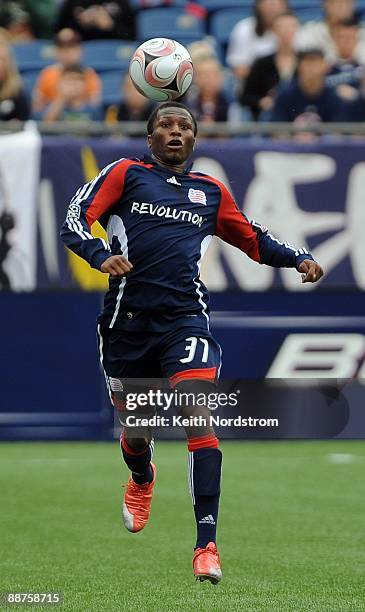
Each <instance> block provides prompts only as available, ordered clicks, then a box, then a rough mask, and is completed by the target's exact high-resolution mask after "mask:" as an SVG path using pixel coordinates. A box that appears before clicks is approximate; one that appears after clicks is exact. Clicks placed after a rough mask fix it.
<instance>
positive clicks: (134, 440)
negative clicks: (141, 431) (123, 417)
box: [123, 431, 152, 453]
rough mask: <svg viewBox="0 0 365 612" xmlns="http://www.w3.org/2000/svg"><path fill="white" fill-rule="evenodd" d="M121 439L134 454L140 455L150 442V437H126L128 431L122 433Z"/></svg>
mask: <svg viewBox="0 0 365 612" xmlns="http://www.w3.org/2000/svg"><path fill="white" fill-rule="evenodd" d="M123 438H124V440H125V441H126V442H127V444H128V446H129V447H130V448H131V449H132V450H133V451H134V452H135V453H142V452H143V451H144V450H145V449H146V448H147V446H148V445H149V443H150V442H151V440H152V436H141V437H134V436H128V431H124V435H123Z"/></svg>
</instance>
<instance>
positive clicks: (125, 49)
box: [83, 40, 139, 72]
mask: <svg viewBox="0 0 365 612" xmlns="http://www.w3.org/2000/svg"><path fill="white" fill-rule="evenodd" d="M138 45H139V43H138V42H135V41H122V40H92V41H86V42H85V43H84V44H83V49H84V64H85V66H91V67H92V68H94V69H95V70H97V71H100V72H102V71H104V70H126V69H127V68H128V65H129V60H130V58H131V55H132V53H133V51H134V50H135V49H136V48H137V47H138Z"/></svg>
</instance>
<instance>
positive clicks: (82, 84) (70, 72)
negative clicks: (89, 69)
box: [43, 66, 100, 122]
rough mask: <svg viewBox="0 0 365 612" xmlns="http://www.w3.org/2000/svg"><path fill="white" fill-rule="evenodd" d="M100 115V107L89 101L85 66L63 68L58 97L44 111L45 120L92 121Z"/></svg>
mask: <svg viewBox="0 0 365 612" xmlns="http://www.w3.org/2000/svg"><path fill="white" fill-rule="evenodd" d="M99 117H100V115H99V113H98V109H96V108H95V106H92V105H91V104H90V103H89V96H88V91H87V81H86V70H85V68H83V67H82V66H68V67H67V68H63V70H62V75H61V80H60V84H59V89H58V95H57V98H56V99H55V100H54V101H53V102H51V104H50V105H49V106H48V107H47V108H46V110H45V111H44V114H43V119H44V121H48V122H53V121H90V120H94V119H99Z"/></svg>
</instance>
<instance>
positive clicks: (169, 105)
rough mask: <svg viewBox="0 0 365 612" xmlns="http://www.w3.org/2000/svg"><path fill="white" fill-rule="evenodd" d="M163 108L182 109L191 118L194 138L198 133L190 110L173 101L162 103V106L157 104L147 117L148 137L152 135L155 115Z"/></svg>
mask: <svg viewBox="0 0 365 612" xmlns="http://www.w3.org/2000/svg"><path fill="white" fill-rule="evenodd" d="M164 108H182V109H184V110H186V111H187V112H188V113H189V115H190V117H191V120H192V123H193V128H194V136H196V134H197V131H198V124H197V122H196V119H195V117H194V115H193V113H192V112H191V110H190V108H188V107H187V106H185V104H181V102H174V101H173V100H171V101H170V102H163V103H162V104H159V105H158V106H156V108H155V109H154V110H153V111H152V113H151V114H150V116H149V117H148V121H147V134H148V135H150V134H152V132H153V128H154V123H155V121H156V119H157V113H158V112H159V111H160V110H163V109H164Z"/></svg>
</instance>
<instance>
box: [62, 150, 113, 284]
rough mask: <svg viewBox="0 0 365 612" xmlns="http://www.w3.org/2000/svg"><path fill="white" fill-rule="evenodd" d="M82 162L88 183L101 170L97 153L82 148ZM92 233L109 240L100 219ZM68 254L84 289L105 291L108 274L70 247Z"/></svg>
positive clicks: (96, 236) (75, 274)
mask: <svg viewBox="0 0 365 612" xmlns="http://www.w3.org/2000/svg"><path fill="white" fill-rule="evenodd" d="M81 163H82V168H83V172H84V177H85V182H86V183H88V182H89V181H92V180H93V179H94V178H95V177H96V176H97V175H98V174H99V172H100V170H99V168H98V165H97V161H96V158H95V155H94V153H93V151H92V149H91V148H90V147H83V148H82V149H81ZM91 234H92V235H93V236H95V238H104V240H108V239H107V235H106V233H105V230H104V229H103V228H102V227H101V225H100V223H99V222H98V221H96V222H95V223H94V224H93V226H92V228H91ZM67 254H68V260H69V265H70V269H71V273H72V276H73V278H74V279H75V280H76V282H77V283H78V285H79V286H80V287H81V288H82V289H85V290H86V291H95V290H99V291H105V290H106V289H107V288H108V274H104V273H103V272H99V270H95V269H94V268H91V267H90V265H89V264H88V263H87V262H86V261H84V260H83V259H81V257H79V256H78V255H76V254H75V253H73V252H72V251H70V249H67Z"/></svg>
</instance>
